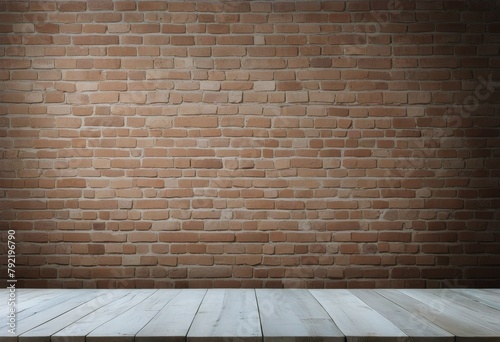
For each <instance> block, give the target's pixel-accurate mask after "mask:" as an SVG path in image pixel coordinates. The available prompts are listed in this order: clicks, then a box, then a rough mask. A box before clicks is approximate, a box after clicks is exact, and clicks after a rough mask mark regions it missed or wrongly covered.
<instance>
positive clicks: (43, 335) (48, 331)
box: [18, 290, 126, 342]
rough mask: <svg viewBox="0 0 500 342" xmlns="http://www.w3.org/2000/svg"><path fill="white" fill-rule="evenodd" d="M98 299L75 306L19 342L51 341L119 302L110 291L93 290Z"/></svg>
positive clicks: (23, 336)
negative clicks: (64, 330) (59, 334)
mask: <svg viewBox="0 0 500 342" xmlns="http://www.w3.org/2000/svg"><path fill="white" fill-rule="evenodd" d="M93 292H94V293H95V296H96V298H95V299H92V300H90V301H88V302H86V303H84V304H82V305H79V306H75V307H74V308H73V309H72V310H70V311H67V312H65V313H64V314H62V315H61V316H58V317H55V318H54V319H52V320H50V321H48V322H46V323H44V324H42V325H39V326H38V327H36V328H34V329H31V330H29V331H27V332H26V333H24V334H22V335H21V336H19V339H18V340H19V342H44V341H49V340H50V336H52V335H53V334H55V333H56V332H58V331H59V330H62V329H64V328H65V327H66V326H68V325H70V324H72V323H73V322H75V321H77V320H79V319H80V318H82V317H84V316H86V315H88V314H90V313H92V312H94V311H95V310H97V309H99V308H100V307H102V306H103V305H106V304H108V303H111V302H112V301H115V300H117V299H118V298H119V297H118V298H117V296H112V295H110V293H111V292H110V291H108V290H93ZM120 294H121V296H122V297H123V296H125V295H126V292H123V291H122V292H120Z"/></svg>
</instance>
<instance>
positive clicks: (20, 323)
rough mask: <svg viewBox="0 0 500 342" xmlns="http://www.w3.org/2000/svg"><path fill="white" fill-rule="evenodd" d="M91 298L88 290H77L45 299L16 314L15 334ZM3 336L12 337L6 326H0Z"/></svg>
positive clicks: (1, 336) (0, 333)
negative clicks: (52, 298) (51, 298)
mask: <svg viewBox="0 0 500 342" xmlns="http://www.w3.org/2000/svg"><path fill="white" fill-rule="evenodd" d="M91 299H93V294H92V293H91V292H88V290H78V291H71V292H67V293H65V295H63V296H57V297H55V298H54V300H52V301H51V300H46V301H43V302H42V303H40V304H38V305H36V306H34V307H32V308H29V309H26V310H24V311H22V312H19V313H18V314H17V324H16V336H19V335H21V334H23V333H25V332H27V331H29V330H31V329H33V328H35V327H37V326H38V325H41V324H43V323H45V322H47V321H49V320H51V319H53V318H54V317H57V316H59V315H62V314H63V313H65V312H67V311H69V310H71V309H72V308H74V307H75V306H77V305H80V304H82V303H85V302H87V301H89V300H91ZM5 322H6V320H5ZM4 337H12V335H11V334H9V333H8V332H7V329H6V328H3V327H2V328H0V341H2V339H3V338H4Z"/></svg>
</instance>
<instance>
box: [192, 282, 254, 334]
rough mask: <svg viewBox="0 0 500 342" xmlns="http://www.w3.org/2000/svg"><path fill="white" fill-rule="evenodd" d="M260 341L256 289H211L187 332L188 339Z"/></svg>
mask: <svg viewBox="0 0 500 342" xmlns="http://www.w3.org/2000/svg"><path fill="white" fill-rule="evenodd" d="M232 340H238V341H244V342H257V341H262V331H261V328H260V322H259V311H258V307H257V299H256V297H255V291H254V290H250V289H210V290H208V291H207V294H206V295H205V298H203V301H202V303H201V306H200V309H199V311H198V313H197V315H196V316H195V318H194V320H193V324H192V325H191V328H190V329H189V332H188V335H187V341H188V342H198V341H203V342H223V341H224V342H227V341H232Z"/></svg>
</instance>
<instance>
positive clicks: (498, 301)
mask: <svg viewBox="0 0 500 342" xmlns="http://www.w3.org/2000/svg"><path fill="white" fill-rule="evenodd" d="M452 291H453V292H455V293H457V294H459V295H461V296H464V297H467V298H469V299H472V300H474V301H476V302H479V303H482V304H484V305H487V306H490V307H492V308H494V309H497V310H500V292H499V293H497V294H495V293H493V292H490V291H484V290H479V289H453V290H452Z"/></svg>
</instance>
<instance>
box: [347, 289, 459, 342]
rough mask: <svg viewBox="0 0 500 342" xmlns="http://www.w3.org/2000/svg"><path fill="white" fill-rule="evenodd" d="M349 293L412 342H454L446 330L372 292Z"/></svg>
mask: <svg viewBox="0 0 500 342" xmlns="http://www.w3.org/2000/svg"><path fill="white" fill-rule="evenodd" d="M351 292H352V293H353V294H354V295H356V296H357V297H359V298H360V299H361V300H362V301H363V302H365V303H366V304H367V305H369V306H370V307H371V308H373V309H374V310H376V311H377V312H379V313H380V314H381V315H383V316H384V317H385V318H387V319H388V320H389V321H391V322H392V323H393V324H394V325H396V326H397V327H398V328H399V329H401V331H403V332H404V333H405V334H407V335H408V336H411V338H412V341H413V342H431V341H436V342H438V341H439V342H453V341H455V337H454V336H453V335H452V334H450V333H449V332H447V331H446V330H444V329H442V328H440V327H438V326H436V325H435V324H433V323H432V322H430V321H428V320H426V319H425V318H423V317H421V316H419V315H416V314H414V313H412V312H411V311H408V310H406V309H404V308H403V307H401V306H399V305H397V304H396V303H394V302H392V301H390V300H388V299H387V298H385V297H382V296H381V295H379V294H378V293H377V292H375V291H373V290H351Z"/></svg>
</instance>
